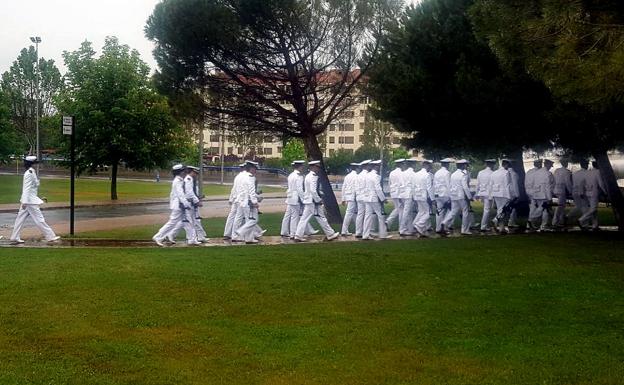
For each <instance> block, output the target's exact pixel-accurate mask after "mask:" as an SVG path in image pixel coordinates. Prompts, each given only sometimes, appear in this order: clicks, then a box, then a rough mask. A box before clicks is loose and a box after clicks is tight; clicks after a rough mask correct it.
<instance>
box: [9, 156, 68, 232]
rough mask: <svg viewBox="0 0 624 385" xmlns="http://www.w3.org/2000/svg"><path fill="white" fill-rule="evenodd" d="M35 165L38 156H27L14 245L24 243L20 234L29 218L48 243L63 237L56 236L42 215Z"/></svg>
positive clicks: (41, 201) (15, 226)
mask: <svg viewBox="0 0 624 385" xmlns="http://www.w3.org/2000/svg"><path fill="white" fill-rule="evenodd" d="M35 163H37V157H36V156H27V157H26V158H24V168H25V169H26V171H25V172H24V179H23V182H22V197H21V198H20V208H19V211H18V213H17V218H15V224H14V225H13V232H12V234H11V238H10V241H11V243H12V244H21V243H24V241H23V240H22V239H21V238H20V233H21V232H22V227H23V226H24V222H25V221H26V219H28V217H30V218H32V220H33V222H35V226H37V228H38V229H39V231H41V233H42V234H43V237H44V239H45V240H46V242H54V241H58V240H59V239H61V237H59V236H58V235H56V234H55V233H54V231H53V230H52V229H51V228H50V226H48V224H47V223H46V221H45V218H44V217H43V214H42V213H41V208H40V207H39V206H41V204H42V203H43V200H42V199H41V198H39V197H38V196H37V195H38V190H39V184H40V181H39V178H38V177H37V172H36V171H35V169H34V168H33V167H32V166H33V165H34V164H35Z"/></svg>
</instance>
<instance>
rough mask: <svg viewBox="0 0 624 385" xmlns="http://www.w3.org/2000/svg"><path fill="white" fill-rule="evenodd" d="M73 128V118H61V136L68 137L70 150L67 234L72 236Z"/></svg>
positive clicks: (74, 175) (73, 195) (74, 181)
mask: <svg viewBox="0 0 624 385" xmlns="http://www.w3.org/2000/svg"><path fill="white" fill-rule="evenodd" d="M74 128H75V122H74V117H73V116H63V135H69V148H70V150H69V151H70V173H71V178H70V179H69V180H70V182H69V234H70V235H71V236H72V237H73V236H74V211H75V210H74V209H75V199H74V198H75V195H76V194H75V188H76V165H75V158H76V150H75V146H74V137H75V133H74V131H75V130H74Z"/></svg>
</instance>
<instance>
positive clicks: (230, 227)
mask: <svg viewBox="0 0 624 385" xmlns="http://www.w3.org/2000/svg"><path fill="white" fill-rule="evenodd" d="M239 168H240V171H239V172H238V174H236V176H235V177H234V182H233V183H232V190H231V191H230V197H229V199H228V204H229V205H230V212H229V213H228V216H227V219H226V221H225V230H224V231H223V239H224V240H230V239H232V234H233V233H234V231H235V230H236V229H238V228H239V227H240V226H242V223H235V222H236V213H237V211H238V203H236V196H237V195H238V190H239V189H240V184H241V180H242V179H243V178H244V177H245V174H244V173H245V163H243V164H240V165H239Z"/></svg>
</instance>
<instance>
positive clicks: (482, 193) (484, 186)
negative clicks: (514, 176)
mask: <svg viewBox="0 0 624 385" xmlns="http://www.w3.org/2000/svg"><path fill="white" fill-rule="evenodd" d="M493 172H494V171H492V169H491V168H489V167H486V168H484V169H483V170H481V171H479V173H478V174H477V190H476V195H475V196H476V197H477V198H488V197H489V196H490V177H491V176H492V173H493Z"/></svg>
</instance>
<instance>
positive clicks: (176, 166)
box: [171, 163, 184, 171]
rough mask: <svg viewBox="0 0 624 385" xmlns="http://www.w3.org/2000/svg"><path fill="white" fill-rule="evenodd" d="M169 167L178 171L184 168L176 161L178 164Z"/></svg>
mask: <svg viewBox="0 0 624 385" xmlns="http://www.w3.org/2000/svg"><path fill="white" fill-rule="evenodd" d="M171 169H172V170H173V171H179V170H182V169H184V165H183V164H180V163H178V164H176V165H175V166H173V167H171Z"/></svg>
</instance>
